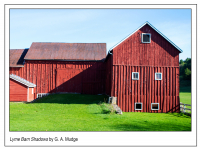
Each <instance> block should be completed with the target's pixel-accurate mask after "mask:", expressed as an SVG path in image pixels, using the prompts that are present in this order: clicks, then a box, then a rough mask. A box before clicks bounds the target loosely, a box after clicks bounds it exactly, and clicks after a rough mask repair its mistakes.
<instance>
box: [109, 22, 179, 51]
mask: <svg viewBox="0 0 200 149" xmlns="http://www.w3.org/2000/svg"><path fill="white" fill-rule="evenodd" d="M146 24H148V25H149V26H150V27H151V28H153V29H154V30H155V31H156V32H157V33H158V34H160V35H161V36H162V37H163V38H165V39H166V40H167V41H168V42H169V43H171V44H172V45H173V46H174V47H175V48H176V49H177V50H179V51H180V52H181V53H182V52H183V51H182V50H181V49H180V48H179V47H178V46H177V45H175V44H174V43H173V42H172V41H171V40H169V38H167V37H166V36H165V35H163V34H162V33H161V32H160V31H159V30H158V29H157V28H155V27H154V26H153V25H152V24H150V23H149V22H148V21H147V22H145V23H144V24H143V25H141V26H140V27H139V28H138V29H136V30H135V31H134V32H132V33H131V34H129V35H128V36H127V37H125V38H124V39H122V40H121V41H120V42H119V43H117V44H116V45H115V46H113V47H112V48H111V49H110V50H109V51H111V50H113V49H114V48H115V47H117V46H118V45H119V44H120V43H122V42H123V41H124V40H126V39H127V38H128V37H130V36H131V35H133V34H134V33H135V32H137V31H138V30H139V29H141V28H142V27H143V26H145V25H146Z"/></svg>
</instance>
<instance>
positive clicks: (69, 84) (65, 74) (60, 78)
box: [56, 68, 82, 93]
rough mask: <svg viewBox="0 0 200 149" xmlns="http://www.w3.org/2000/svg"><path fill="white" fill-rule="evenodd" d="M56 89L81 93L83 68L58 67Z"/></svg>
mask: <svg viewBox="0 0 200 149" xmlns="http://www.w3.org/2000/svg"><path fill="white" fill-rule="evenodd" d="M56 71H57V73H56V91H57V92H68V93H81V90H82V76H81V75H82V74H81V72H82V70H81V69H71V68H65V69H60V68H59V69H56Z"/></svg>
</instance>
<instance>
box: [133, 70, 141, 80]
mask: <svg viewBox="0 0 200 149" xmlns="http://www.w3.org/2000/svg"><path fill="white" fill-rule="evenodd" d="M133 74H138V78H134V77H133V76H134V75H133ZM139 78H140V76H139V72H132V80H139Z"/></svg>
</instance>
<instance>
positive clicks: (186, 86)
mask: <svg viewBox="0 0 200 149" xmlns="http://www.w3.org/2000/svg"><path fill="white" fill-rule="evenodd" d="M179 96H180V102H182V103H185V104H190V105H191V81H190V80H181V81H180V92H179ZM186 107H187V108H189V109H191V106H186Z"/></svg>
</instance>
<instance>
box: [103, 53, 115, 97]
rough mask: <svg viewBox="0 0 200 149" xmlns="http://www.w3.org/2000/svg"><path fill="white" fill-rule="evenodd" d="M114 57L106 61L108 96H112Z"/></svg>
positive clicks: (110, 56)
mask: <svg viewBox="0 0 200 149" xmlns="http://www.w3.org/2000/svg"><path fill="white" fill-rule="evenodd" d="M112 62H113V61H112V55H109V57H108V58H107V59H106V61H105V63H106V74H105V75H106V82H105V85H106V86H105V90H106V94H107V95H109V96H110V95H111V87H112V84H111V83H112V80H111V78H112V75H113V74H112Z"/></svg>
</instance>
